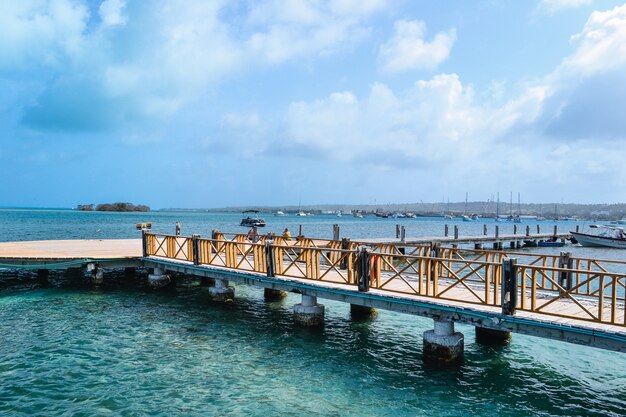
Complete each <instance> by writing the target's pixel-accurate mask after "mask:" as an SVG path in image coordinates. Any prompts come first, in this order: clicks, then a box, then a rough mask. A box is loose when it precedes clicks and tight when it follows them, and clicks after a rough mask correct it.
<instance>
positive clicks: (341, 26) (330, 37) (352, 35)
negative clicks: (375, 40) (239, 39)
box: [246, 0, 387, 64]
mask: <svg viewBox="0 0 626 417" xmlns="http://www.w3.org/2000/svg"><path fill="white" fill-rule="evenodd" d="M386 3H387V2H386V0H368V1H361V2H357V1H355V0H342V1H337V2H328V3H326V2H319V1H313V0H295V1H289V2H284V1H279V0H271V1H267V2H262V3H255V6H254V7H253V8H252V9H251V11H250V14H249V18H248V21H249V24H250V26H251V28H252V30H253V32H252V34H251V36H250V37H249V39H248V41H247V45H246V46H247V50H248V52H250V53H251V54H252V56H253V57H254V59H258V60H259V61H260V62H267V63H270V64H276V63H280V62H284V61H287V60H290V59H294V58H297V57H309V56H316V55H324V54H329V53H332V52H335V51H337V50H340V49H345V48H346V47H348V46H349V45H351V44H353V43H354V42H356V41H358V40H360V39H361V38H362V37H363V36H364V35H365V34H366V33H367V27H366V25H365V23H364V22H366V21H367V19H368V18H369V17H370V16H371V15H372V14H373V13H375V12H377V11H379V10H382V9H383V8H384V6H385V5H386Z"/></svg>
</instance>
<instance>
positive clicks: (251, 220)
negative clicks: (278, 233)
mask: <svg viewBox="0 0 626 417" xmlns="http://www.w3.org/2000/svg"><path fill="white" fill-rule="evenodd" d="M242 213H243V215H244V217H243V218H242V219H241V222H240V223H239V226H246V227H252V226H255V227H265V220H263V219H261V218H260V217H259V210H245V211H243V212H242ZM249 213H253V214H254V215H253V216H252V215H250V214H249Z"/></svg>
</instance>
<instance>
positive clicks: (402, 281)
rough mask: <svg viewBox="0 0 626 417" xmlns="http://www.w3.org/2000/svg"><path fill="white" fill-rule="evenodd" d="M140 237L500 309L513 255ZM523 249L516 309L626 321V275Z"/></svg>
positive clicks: (278, 268) (172, 253)
mask: <svg viewBox="0 0 626 417" xmlns="http://www.w3.org/2000/svg"><path fill="white" fill-rule="evenodd" d="M143 236H144V256H146V257H150V256H155V257H161V258H165V259H171V260H175V261H183V262H192V263H194V264H197V265H209V266H214V267H221V268H228V269H234V270H237V271H242V272H255V273H263V274H267V275H268V276H272V277H283V278H295V279H302V280H310V281H325V282H329V283H333V284H339V285H346V286H349V287H352V288H354V289H355V290H359V291H363V290H365V291H367V290H370V289H371V290H376V291H381V292H385V293H388V294H403V295H408V296H419V297H427V298H433V299H439V300H446V301H453V302H458V303H465V304H472V305H483V306H490V307H501V308H502V309H503V311H504V307H503V302H502V300H503V295H502V294H503V291H504V289H503V276H504V269H503V265H504V263H505V262H508V260H509V259H510V257H509V256H507V255H510V254H507V253H504V252H498V251H475V250H473V251H462V250H459V249H456V248H446V247H436V246H433V247H428V246H426V247H419V248H418V249H415V248H414V249H415V250H412V252H411V253H410V254H403V253H401V251H400V250H399V249H400V248H399V247H395V246H391V247H386V248H385V247H382V246H380V247H378V248H374V249H373V250H372V249H371V248H370V249H367V250H363V249H361V248H360V247H355V246H354V245H353V244H351V245H350V246H349V247H348V248H342V246H341V243H342V242H341V241H326V242H325V243H323V244H321V245H320V242H319V241H317V242H316V241H314V240H313V239H306V238H305V239H299V240H296V241H286V240H285V239H283V238H282V237H278V236H272V238H273V239H272V238H270V237H268V236H265V237H262V236H260V237H258V239H257V238H256V237H255V238H254V241H252V240H249V239H248V238H247V236H246V235H240V234H236V235H233V238H232V239H228V238H227V237H226V235H225V234H220V233H213V236H214V238H201V237H200V236H198V235H194V236H192V237H184V236H175V235H167V234H156V233H152V232H144V234H143ZM467 253H469V254H470V255H469V256H468V255H467ZM516 255H517V254H516ZM524 255H526V258H527V259H528V260H529V262H528V261H525V260H524V259H518V262H517V263H516V265H515V266H514V268H513V275H511V276H512V280H513V281H514V285H513V290H512V291H514V292H515V294H516V296H515V300H516V302H515V305H513V308H512V311H513V312H514V311H515V309H516V308H517V309H519V310H522V311H529V312H534V313H539V314H544V315H549V316H557V317H565V318H571V319H576V320H583V321H591V322H596V323H604V324H611V325H616V326H626V318H625V317H626V314H625V311H624V309H625V304H626V294H625V293H626V274H624V273H617V272H610V271H607V270H606V269H605V268H603V267H602V266H600V264H598V261H596V260H590V259H582V258H580V259H578V258H571V259H570V260H571V262H569V261H568V263H566V264H565V265H559V263H558V262H559V257H558V256H557V257H555V256H553V255H537V254H524ZM585 262H586V265H585ZM555 263H556V265H555ZM616 263H619V262H616ZM620 264H621V263H620ZM581 265H582V266H583V268H581ZM585 266H586V267H585ZM593 266H595V267H596V268H592V267H593ZM363 279H364V280H365V281H363Z"/></svg>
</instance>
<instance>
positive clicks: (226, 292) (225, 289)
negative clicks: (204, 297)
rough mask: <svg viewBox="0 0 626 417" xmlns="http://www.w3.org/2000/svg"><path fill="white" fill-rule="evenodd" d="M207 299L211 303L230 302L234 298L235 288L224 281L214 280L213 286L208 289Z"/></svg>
mask: <svg viewBox="0 0 626 417" xmlns="http://www.w3.org/2000/svg"><path fill="white" fill-rule="evenodd" d="M209 297H210V298H211V300H213V301H219V302H232V301H233V299H234V298H235V288H233V287H231V286H229V285H228V281H227V280H225V279H216V280H215V286H214V287H209Z"/></svg>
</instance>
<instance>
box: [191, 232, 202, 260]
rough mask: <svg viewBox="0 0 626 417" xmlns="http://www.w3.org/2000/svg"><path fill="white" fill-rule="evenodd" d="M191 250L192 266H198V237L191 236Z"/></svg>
mask: <svg viewBox="0 0 626 417" xmlns="http://www.w3.org/2000/svg"><path fill="white" fill-rule="evenodd" d="M191 248H192V252H193V264H194V265H200V235H191Z"/></svg>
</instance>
